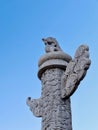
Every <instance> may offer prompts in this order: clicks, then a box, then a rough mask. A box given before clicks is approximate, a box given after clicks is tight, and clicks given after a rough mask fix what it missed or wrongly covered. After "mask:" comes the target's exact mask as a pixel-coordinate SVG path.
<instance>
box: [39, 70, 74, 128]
mask: <svg viewBox="0 0 98 130" xmlns="http://www.w3.org/2000/svg"><path fill="white" fill-rule="evenodd" d="M63 73H64V70H62V69H58V68H54V69H50V70H46V71H45V72H44V73H43V74H42V78H41V81H42V100H43V102H44V104H43V110H42V113H43V115H42V122H43V123H42V130H72V126H71V109H70V99H62V98H60V96H61V76H62V74H63Z"/></svg>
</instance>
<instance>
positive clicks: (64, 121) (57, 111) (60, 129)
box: [27, 37, 90, 130]
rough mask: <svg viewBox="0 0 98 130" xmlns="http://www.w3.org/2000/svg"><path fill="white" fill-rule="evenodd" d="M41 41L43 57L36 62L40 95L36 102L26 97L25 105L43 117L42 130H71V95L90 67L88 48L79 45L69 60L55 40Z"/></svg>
mask: <svg viewBox="0 0 98 130" xmlns="http://www.w3.org/2000/svg"><path fill="white" fill-rule="evenodd" d="M43 41H44V43H45V51H46V54H45V55H43V56H42V57H41V58H40V59H39V63H38V67H39V70H38V77H39V79H40V80H41V83H42V93H41V97H40V98H39V99H32V100H31V98H30V97H29V98H28V99H27V105H28V106H29V107H30V110H31V111H32V112H33V114H34V115H35V116H36V117H42V129H41V130H72V119H71V118H72V115H71V103H70V96H71V95H72V94H73V93H74V92H75V90H76V89H77V87H78V85H79V83H80V81H81V80H82V79H83V78H84V76H85V74H86V71H87V69H88V68H89V65H90V60H89V53H88V50H89V48H88V46H86V45H81V46H80V47H79V48H78V49H77V51H76V54H75V57H74V59H72V58H71V56H70V55H68V54H66V53H64V52H63V51H62V49H61V48H60V46H59V44H58V42H57V41H56V39H54V38H51V37H49V38H47V39H43Z"/></svg>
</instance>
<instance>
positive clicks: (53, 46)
mask: <svg viewBox="0 0 98 130" xmlns="http://www.w3.org/2000/svg"><path fill="white" fill-rule="evenodd" d="M42 41H43V42H44V44H45V51H46V53H48V52H53V51H62V50H61V48H60V46H59V44H58V42H57V40H56V39H55V38H53V37H48V38H42Z"/></svg>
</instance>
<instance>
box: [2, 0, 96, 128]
mask: <svg viewBox="0 0 98 130" xmlns="http://www.w3.org/2000/svg"><path fill="white" fill-rule="evenodd" d="M48 36H53V37H55V38H56V39H57V40H58V42H59V43H60V46H61V48H62V49H63V50H64V51H65V52H66V53H68V54H70V55H71V56H72V57H74V53H75V50H76V49H77V47H78V46H79V45H80V44H84V43H86V44H88V46H89V48H90V58H91V60H92V64H91V66H90V69H89V71H88V73H87V75H86V77H85V79H84V80H83V81H82V82H81V84H80V85H79V88H78V90H77V91H76V92H75V94H74V95H73V96H72V97H71V102H72V104H71V106H72V120H73V130H98V0H0V130H41V119H40V118H36V117H34V116H33V115H32V113H31V112H30V110H29V108H28V107H27V105H26V98H27V97H28V96H31V97H32V98H39V97H40V94H41V83H40V80H39V79H38V78H37V72H38V59H39V58H40V56H41V55H43V54H44V53H45V52H44V44H43V43H42V41H41V39H42V38H43V37H48Z"/></svg>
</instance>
